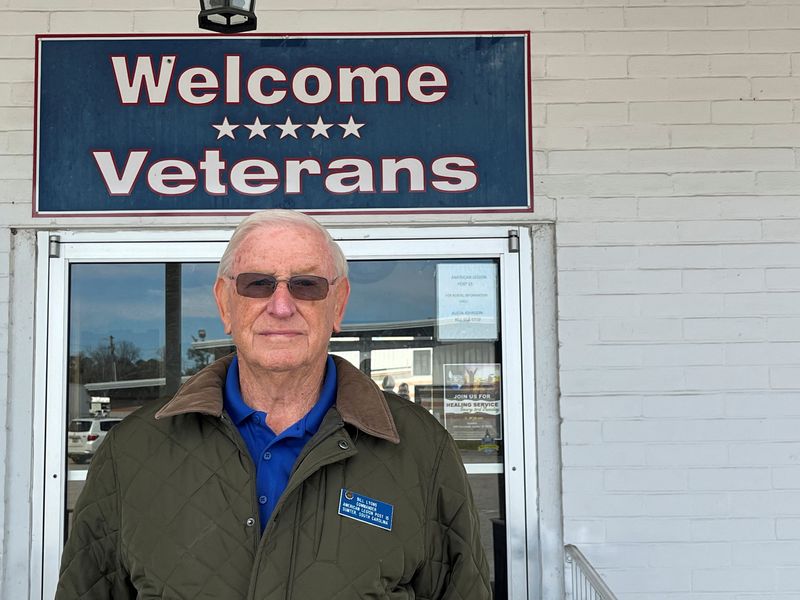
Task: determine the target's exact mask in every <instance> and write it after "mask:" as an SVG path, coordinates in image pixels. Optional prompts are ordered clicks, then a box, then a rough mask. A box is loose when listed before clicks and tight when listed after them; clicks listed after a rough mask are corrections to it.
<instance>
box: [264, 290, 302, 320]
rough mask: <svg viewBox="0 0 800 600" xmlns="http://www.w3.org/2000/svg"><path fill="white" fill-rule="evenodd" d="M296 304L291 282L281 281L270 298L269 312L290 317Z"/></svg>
mask: <svg viewBox="0 0 800 600" xmlns="http://www.w3.org/2000/svg"><path fill="white" fill-rule="evenodd" d="M295 306H296V305H295V301H294V298H293V297H292V294H291V292H289V283H288V282H287V281H279V282H278V283H277V284H276V286H275V291H274V292H273V293H272V296H271V297H270V299H269V304H268V306H267V309H268V310H269V313H270V314H271V315H275V316H278V317H288V316H291V315H293V314H294V311H295Z"/></svg>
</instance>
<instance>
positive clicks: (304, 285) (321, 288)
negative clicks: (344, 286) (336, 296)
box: [289, 275, 328, 300]
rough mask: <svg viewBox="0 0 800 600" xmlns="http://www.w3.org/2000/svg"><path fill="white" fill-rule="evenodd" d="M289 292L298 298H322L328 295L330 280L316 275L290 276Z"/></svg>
mask: <svg viewBox="0 0 800 600" xmlns="http://www.w3.org/2000/svg"><path fill="white" fill-rule="evenodd" d="M289 292H290V293H291V294H292V296H294V297H295V298H297V299H298V300H322V299H323V298H324V297H325V296H327V295H328V280H327V279H325V278H324V277H316V276H314V275H302V276H297V277H290V278H289Z"/></svg>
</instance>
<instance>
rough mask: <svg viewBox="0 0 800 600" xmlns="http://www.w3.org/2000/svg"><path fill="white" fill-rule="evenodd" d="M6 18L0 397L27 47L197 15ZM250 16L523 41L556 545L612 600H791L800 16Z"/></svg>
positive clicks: (92, 9)
mask: <svg viewBox="0 0 800 600" xmlns="http://www.w3.org/2000/svg"><path fill="white" fill-rule="evenodd" d="M634 5H635V6H634ZM0 11H2V17H3V18H2V19H0V227H4V229H0V381H3V382H4V381H5V380H6V376H7V373H8V368H7V364H8V346H9V341H10V337H11V336H12V335H13V332H12V333H11V334H9V333H8V306H9V304H8V302H9V300H11V301H13V299H9V292H8V290H9V285H8V281H9V275H10V273H9V271H8V263H9V248H10V243H9V239H10V237H9V233H8V229H7V226H9V225H18V226H31V224H32V223H33V221H32V220H31V218H30V197H31V181H30V179H31V156H30V155H31V152H32V139H31V138H32V135H31V132H32V115H33V88H32V76H33V55H34V44H33V34H34V33H40V32H59V33H77V32H130V31H144V32H150V31H153V32H160V31H175V32H182V31H195V30H196V29H195V14H196V11H197V7H196V3H195V2H193V1H191V0H144V1H142V0H137V1H133V0H93V1H92V0H57V1H54V0H47V1H45V0H0ZM259 15H260V18H261V22H262V30H263V31H335V30H341V31H359V30H360V31H376V30H459V29H467V30H475V29H492V28H497V29H520V28H522V29H525V28H529V29H531V30H532V32H533V38H532V43H533V57H532V70H533V75H534V81H533V85H532V90H533V119H534V123H533V125H534V130H533V134H534V146H535V149H536V193H537V196H538V198H537V207H538V208H539V210H538V212H537V214H536V215H535V217H536V218H538V219H544V220H550V219H552V220H554V221H555V222H556V227H557V230H556V234H557V244H558V252H557V259H558V286H559V290H558V305H559V346H560V385H561V392H562V402H561V410H562V417H563V419H564V421H563V427H562V431H561V436H562V460H563V510H564V536H565V541H566V542H571V543H576V544H578V545H580V546H581V547H582V549H583V550H584V552H585V553H586V554H587V555H588V556H589V558H590V559H591V560H592V561H593V562H594V564H595V565H596V566H597V567H598V568H600V570H601V572H602V574H603V575H604V576H605V577H606V578H607V580H608V581H609V583H610V584H611V586H612V588H613V589H614V590H615V592H616V593H617V594H618V596H619V597H620V598H621V600H728V599H731V598H733V599H736V600H743V599H744V598H748V599H754V598H758V599H759V600H771V599H772V600H777V599H780V600H788V599H789V598H792V599H796V598H797V597H798V594H800V466H798V465H800V458H798V457H800V433H798V432H800V402H798V401H797V400H798V397H800V367H799V366H798V365H800V198H798V190H800V172H798V165H800V152H798V150H797V140H798V139H800V83H799V80H798V74H799V73H800V5H798V4H797V3H796V2H795V1H794V0H641V1H637V2H629V1H627V0H585V1H584V0H509V1H505V2H502V3H492V2H487V1H485V0H484V1H479V0H429V1H428V2H425V3H411V4H410V3H408V2H407V1H400V0H390V1H388V2H386V1H383V2H379V1H378V0H301V1H299V2H297V1H290V0H276V1H274V2H270V3H269V5H267V3H261V4H260V5H259ZM108 222H109V221H108V220H98V221H96V222H94V223H95V224H97V225H98V226H102V225H103V224H106V223H108ZM141 222H142V223H143V224H145V225H147V224H156V225H157V224H159V223H158V220H157V219H141ZM56 223H58V221H56ZM44 224H46V223H44V222H42V221H38V222H36V225H38V226H41V225H44ZM62 224H64V223H62ZM66 226H74V222H72V221H68V222H66ZM5 389H6V386H5V385H0V390H4V391H3V392H0V393H2V394H5ZM3 408H4V409H5V402H3ZM3 440H4V438H0V441H3ZM20 585H21V584H20ZM20 589H21V588H20ZM16 590H17V588H14V590H12V591H14V592H16ZM20 597H21V596H20Z"/></svg>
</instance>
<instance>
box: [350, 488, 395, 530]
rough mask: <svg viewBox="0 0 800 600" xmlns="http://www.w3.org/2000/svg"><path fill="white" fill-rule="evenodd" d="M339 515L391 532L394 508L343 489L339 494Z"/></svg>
mask: <svg viewBox="0 0 800 600" xmlns="http://www.w3.org/2000/svg"><path fill="white" fill-rule="evenodd" d="M339 514H340V515H342V516H343V517H348V518H349V519H355V520H356V521H361V522H362V523H366V524H367V525H374V526H375V527H380V528H381V529H385V530H386V531H391V530H392V515H393V514H394V506H392V505H391V504H387V503H386V502H381V501H380V500H374V499H373V498H368V497H367V496H362V495H361V494H357V493H356V492H353V491H352V490H346V489H344V488H342V491H341V493H340V494H339Z"/></svg>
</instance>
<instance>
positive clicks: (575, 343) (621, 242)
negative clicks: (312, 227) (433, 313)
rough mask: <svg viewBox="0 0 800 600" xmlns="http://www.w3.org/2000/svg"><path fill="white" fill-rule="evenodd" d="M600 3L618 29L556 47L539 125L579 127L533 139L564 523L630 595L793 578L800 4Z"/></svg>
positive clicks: (777, 588)
mask: <svg viewBox="0 0 800 600" xmlns="http://www.w3.org/2000/svg"><path fill="white" fill-rule="evenodd" d="M603 4H604V5H606V6H605V7H604V8H605V9H606V10H609V14H615V10H617V9H621V10H622V13H623V15H622V16H623V22H624V25H623V26H622V27H613V28H611V27H609V29H613V31H598V30H597V28H596V27H585V28H583V32H584V44H585V45H584V48H585V52H584V53H580V52H575V51H570V52H568V53H567V52H563V53H559V52H558V51H551V50H549V49H545V50H544V51H545V52H546V56H545V64H546V65H547V67H548V68H547V69H546V71H545V73H544V75H543V78H544V79H545V80H546V81H547V82H550V83H552V84H553V85H548V86H544V90H545V93H544V94H543V95H542V96H541V98H540V104H541V103H542V102H543V103H545V104H546V110H545V111H544V116H545V118H544V121H543V122H542V123H539V124H538V128H539V130H541V131H543V132H546V131H548V129H549V128H550V126H551V125H552V127H553V128H556V131H558V129H559V128H560V129H564V128H571V131H580V130H585V131H586V138H585V140H586V143H585V144H583V138H581V137H579V136H577V134H573V136H572V139H573V140H574V141H576V142H579V143H575V144H574V145H573V146H572V147H570V146H569V144H566V143H562V140H561V139H559V138H558V136H557V135H556V134H552V135H548V136H546V137H540V138H539V142H540V143H539V144H537V150H539V151H543V152H545V153H546V157H545V160H544V161H543V164H544V165H545V169H544V170H540V171H539V173H538V177H539V178H540V179H542V185H541V186H540V187H539V190H540V192H541V191H543V192H544V193H546V194H547V195H548V196H552V197H555V198H556V199H557V203H556V212H557V238H558V241H559V250H558V268H559V315H560V334H559V338H560V345H561V388H562V394H563V396H562V416H563V418H564V423H563V427H562V451H563V454H562V458H563V463H564V470H563V477H564V515H565V539H566V541H573V542H574V543H577V544H579V545H581V546H583V547H584V550H585V551H586V552H587V554H588V556H589V557H590V559H591V560H593V561H594V562H595V564H596V565H597V566H598V567H599V568H600V569H601V572H602V573H603V575H604V576H605V577H606V579H607V580H608V582H609V583H610V584H611V586H612V588H613V589H614V590H615V592H616V593H617V594H618V595H619V596H620V598H623V599H642V600H643V599H645V598H646V599H648V600H653V599H661V600H666V599H671V600H673V599H674V600H677V599H681V600H684V599H694V598H703V600H711V599H717V598H718V599H723V598H724V599H728V598H745V597H747V598H759V599H762V598H783V599H788V598H796V597H797V593H798V590H800V584H799V583H798V581H800V558H798V556H800V553H798V550H799V549H800V548H798V544H800V525H798V523H800V504H797V502H798V500H800V497H798V495H797V494H798V492H797V490H800V467H798V466H797V464H798V458H797V457H798V456H800V436H799V435H798V433H797V432H798V431H800V418H799V415H798V413H799V412H800V409H798V408H797V406H796V405H795V403H796V400H797V397H798V392H800V367H798V365H800V295H798V294H799V293H800V275H798V268H799V267H800V243H799V240H800V199H799V198H798V193H797V190H798V189H800V176H798V173H797V165H798V163H797V152H796V146H797V141H796V140H797V139H800V138H799V137H798V136H797V135H796V134H798V133H800V131H798V130H797V121H798V116H797V115H798V114H800V111H798V110H797V108H798V106H799V105H800V103H798V97H800V87H799V86H798V83H797V81H796V73H797V72H798V65H799V64H800V59H798V54H795V53H796V52H797V51H798V45H797V41H798V37H797V36H798V30H800V13H799V12H798V7H797V6H796V5H795V4H794V3H792V2H789V1H787V2H781V1H777V2H769V3H763V2H755V1H754V2H748V1H742V2H736V3H732V4H735V6H722V5H721V4H722V3H719V2H710V1H709V2H702V1H700V0H698V1H697V2H691V3H686V2H678V1H677V0H676V1H675V2H670V1H667V2H666V3H665V4H668V5H670V4H671V5H672V6H658V7H656V6H652V7H651V6H641V7H628V6H626V4H627V3H623V2H619V3H615V2H604V3H603ZM653 4H655V3H653ZM687 4H690V5H691V6H687ZM545 22H547V19H546V18H545ZM576 27H577V26H576ZM565 29H566V26H565ZM567 33H570V34H572V33H574V32H572V31H565V35H566V34H567ZM551 35H552V34H551ZM534 37H535V34H534ZM572 43H573V44H574V45H576V46H577V45H578V44H577V42H576V41H575V40H572ZM552 45H553V47H558V42H557V40H552ZM626 57H627V61H626V62H627V73H626V74H625V75H624V76H620V75H619V71H620V69H621V66H620V65H621V64H622V63H623V61H625V58H626ZM603 59H608V61H607V62H606V63H605V64H604V61H603ZM593 69H594V71H593ZM570 70H571V73H570ZM542 83H544V82H541V83H539V82H537V81H536V80H535V81H534V86H533V88H534V97H535V98H534V101H535V102H536V92H537V89H541V88H542V87H543V86H542ZM581 91H583V92H584V93H585V95H584V97H583V99H581V98H580V97H578V94H580V93H581ZM626 109H627V114H626V117H625V118H621V117H620V115H622V114H623V113H624V112H625V111H626ZM539 111H540V113H541V112H543V109H542V108H541V106H540V107H539ZM551 117H554V119H553V121H552V123H551V120H550V118H551ZM544 143H549V150H548V148H545V147H543V144H544ZM598 424H599V425H600V433H599V440H598V434H597V427H596V425H598Z"/></svg>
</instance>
